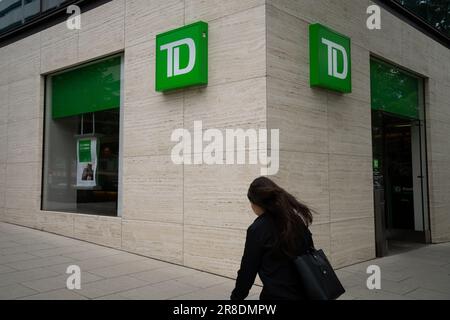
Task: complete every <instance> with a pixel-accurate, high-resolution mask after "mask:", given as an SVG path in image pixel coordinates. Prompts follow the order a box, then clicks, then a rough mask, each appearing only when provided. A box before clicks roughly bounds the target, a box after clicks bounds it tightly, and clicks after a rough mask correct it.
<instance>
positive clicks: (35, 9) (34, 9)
mask: <svg viewBox="0 0 450 320" xmlns="http://www.w3.org/2000/svg"><path fill="white" fill-rule="evenodd" d="M40 10H41V3H40V0H24V1H23V17H24V19H25V20H27V19H31V18H33V17H35V16H36V15H38V14H39V13H40Z"/></svg>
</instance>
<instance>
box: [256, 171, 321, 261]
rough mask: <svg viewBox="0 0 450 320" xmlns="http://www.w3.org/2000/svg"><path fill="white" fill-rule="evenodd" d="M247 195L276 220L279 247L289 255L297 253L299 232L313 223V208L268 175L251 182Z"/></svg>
mask: <svg viewBox="0 0 450 320" xmlns="http://www.w3.org/2000/svg"><path fill="white" fill-rule="evenodd" d="M247 197H248V199H249V200H250V202H251V203H253V204H254V205H257V206H258V207H260V208H261V209H262V210H263V211H264V214H267V215H269V216H270V217H271V218H272V220H273V221H274V222H275V225H276V227H277V230H278V243H277V247H279V249H280V250H281V251H282V252H283V253H285V254H287V255H289V256H293V255H295V254H296V253H295V251H296V248H298V243H297V241H298V239H299V233H301V232H305V227H308V226H309V225H310V224H311V223H312V220H313V218H312V214H311V210H310V209H309V208H308V207H307V206H306V205H304V204H302V203H300V202H299V201H298V200H297V199H296V198H295V197H294V196H292V195H291V194H290V193H288V192H287V191H286V190H284V189H283V188H281V187H280V186H278V185H277V184H276V183H275V182H273V181H272V180H270V179H269V178H266V177H259V178H257V179H255V180H254V181H253V182H252V183H251V184H250V187H249V189H248V193H247Z"/></svg>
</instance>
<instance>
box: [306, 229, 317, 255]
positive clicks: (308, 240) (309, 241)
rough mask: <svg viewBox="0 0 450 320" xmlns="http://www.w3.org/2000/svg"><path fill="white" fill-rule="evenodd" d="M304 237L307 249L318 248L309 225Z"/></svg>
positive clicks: (314, 249)
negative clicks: (315, 245)
mask: <svg viewBox="0 0 450 320" xmlns="http://www.w3.org/2000/svg"><path fill="white" fill-rule="evenodd" d="M303 238H304V240H305V243H306V246H307V250H308V251H311V252H313V251H316V248H315V247H314V241H313V238H312V233H311V231H309V228H308V227H306V232H305V233H304V234H303Z"/></svg>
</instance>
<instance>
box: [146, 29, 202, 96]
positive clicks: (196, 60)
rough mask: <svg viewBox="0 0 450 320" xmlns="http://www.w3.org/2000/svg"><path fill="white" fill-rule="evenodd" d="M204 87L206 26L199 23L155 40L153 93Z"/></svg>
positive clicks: (161, 35) (158, 36) (167, 33)
mask: <svg viewBox="0 0 450 320" xmlns="http://www.w3.org/2000/svg"><path fill="white" fill-rule="evenodd" d="M207 83H208V24H207V23H205V22H202V21H199V22H196V23H193V24H190V25H188V26H184V27H181V28H178V29H175V30H171V31H168V32H165V33H162V34H159V35H157V36H156V83H155V87H156V88H155V89H156V91H166V90H173V89H179V88H185V87H190V86H195V85H206V84H207Z"/></svg>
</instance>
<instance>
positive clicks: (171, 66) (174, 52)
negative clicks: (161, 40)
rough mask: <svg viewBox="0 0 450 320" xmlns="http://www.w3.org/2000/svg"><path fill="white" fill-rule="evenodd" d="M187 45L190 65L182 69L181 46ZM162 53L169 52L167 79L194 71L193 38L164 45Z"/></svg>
mask: <svg viewBox="0 0 450 320" xmlns="http://www.w3.org/2000/svg"><path fill="white" fill-rule="evenodd" d="M182 45H187V46H188V49H189V63H188V65H187V66H186V67H185V68H182V69H180V46H182ZM160 50H161V51H163V50H167V77H168V78H171V77H173V76H179V75H182V74H186V73H189V72H191V71H192V69H193V68H194V65H195V43H194V40H192V39H191V38H185V39H181V40H178V41H174V42H171V43H167V44H165V45H162V46H161V48H160Z"/></svg>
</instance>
